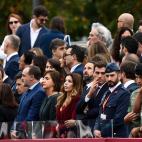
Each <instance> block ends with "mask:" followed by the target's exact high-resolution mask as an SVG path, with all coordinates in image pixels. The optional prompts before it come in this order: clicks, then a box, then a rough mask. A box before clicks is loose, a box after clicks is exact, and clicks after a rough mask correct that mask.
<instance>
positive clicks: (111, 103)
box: [94, 63, 130, 138]
mask: <svg viewBox="0 0 142 142" xmlns="http://www.w3.org/2000/svg"><path fill="white" fill-rule="evenodd" d="M105 76H106V81H107V84H108V86H109V89H108V90H107V91H106V92H105V93H104V96H103V98H102V101H101V104H100V113H99V116H98V118H97V120H96V123H95V127H94V135H95V137H96V138H101V137H126V136H127V133H126V126H125V124H124V116H125V115H126V114H127V110H128V105H129V100H130V94H129V92H128V91H127V90H126V89H125V88H124V87H123V85H122V84H121V82H120V77H121V75H120V69H119V67H118V66H117V64H116V63H109V64H108V65H107V66H106V71H105Z"/></svg>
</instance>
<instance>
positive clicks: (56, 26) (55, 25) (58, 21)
mask: <svg viewBox="0 0 142 142" xmlns="http://www.w3.org/2000/svg"><path fill="white" fill-rule="evenodd" d="M50 29H53V30H58V31H60V32H62V33H65V31H66V29H65V23H64V19H63V18H62V17H59V16H55V17H53V18H52V19H51V22H50Z"/></svg>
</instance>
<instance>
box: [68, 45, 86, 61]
mask: <svg viewBox="0 0 142 142" xmlns="http://www.w3.org/2000/svg"><path fill="white" fill-rule="evenodd" d="M70 48H72V50H71V54H72V55H73V54H75V55H76V58H77V61H78V62H81V63H82V62H83V60H84V57H85V50H84V49H83V47H81V46H78V45H71V46H70Z"/></svg>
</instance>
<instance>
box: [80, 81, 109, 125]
mask: <svg viewBox="0 0 142 142" xmlns="http://www.w3.org/2000/svg"><path fill="white" fill-rule="evenodd" d="M106 90H108V85H107V83H105V84H104V85H103V86H102V88H101V89H100V90H98V91H95V92H94V95H93V97H92V98H91V99H90V100H89V101H88V102H85V96H86V95H87V93H88V92H89V89H88V91H87V92H86V94H85V95H84V93H83V97H81V99H80V101H79V103H78V105H77V115H78V116H81V117H80V118H81V119H83V120H88V124H89V125H90V127H91V128H93V127H94V125H95V120H96V118H97V117H98V115H99V110H100V106H99V105H100V103H101V99H102V97H103V95H104V93H105V92H106ZM86 108H87V111H85V109H86ZM80 118H79V119H80Z"/></svg>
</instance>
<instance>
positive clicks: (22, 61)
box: [19, 55, 25, 70]
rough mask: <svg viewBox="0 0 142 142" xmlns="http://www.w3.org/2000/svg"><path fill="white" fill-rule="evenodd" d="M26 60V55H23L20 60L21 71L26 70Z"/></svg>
mask: <svg viewBox="0 0 142 142" xmlns="http://www.w3.org/2000/svg"><path fill="white" fill-rule="evenodd" d="M24 60H25V57H24V55H22V56H21V57H20V60H19V69H20V70H23V69H24V68H25V62H24Z"/></svg>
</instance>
